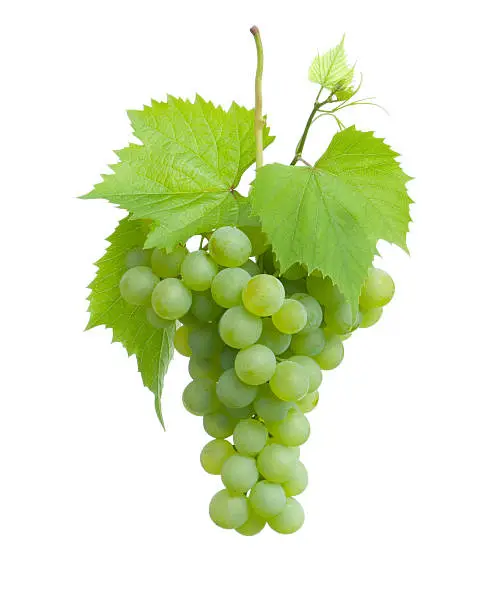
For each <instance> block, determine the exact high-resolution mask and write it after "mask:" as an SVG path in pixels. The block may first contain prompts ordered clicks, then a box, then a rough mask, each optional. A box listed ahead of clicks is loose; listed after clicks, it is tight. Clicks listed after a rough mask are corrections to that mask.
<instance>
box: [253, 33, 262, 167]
mask: <svg viewBox="0 0 478 612" xmlns="http://www.w3.org/2000/svg"><path fill="white" fill-rule="evenodd" d="M251 34H252V35H253V36H254V41H255V43H256V51H257V68H256V80H255V108H254V133H255V138H256V170H258V169H259V168H262V166H263V165H264V157H263V151H264V142H263V134H264V124H265V121H264V116H263V114H262V73H263V71H264V49H263V47H262V40H261V34H260V32H259V28H258V27H257V26H252V28H251Z"/></svg>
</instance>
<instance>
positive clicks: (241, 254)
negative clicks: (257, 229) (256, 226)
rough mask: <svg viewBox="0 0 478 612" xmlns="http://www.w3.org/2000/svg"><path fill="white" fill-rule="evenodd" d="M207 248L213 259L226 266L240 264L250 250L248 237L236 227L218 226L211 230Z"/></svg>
mask: <svg viewBox="0 0 478 612" xmlns="http://www.w3.org/2000/svg"><path fill="white" fill-rule="evenodd" d="M208 250H209V254H210V255H211V257H212V258H213V259H214V261H215V262H216V263H217V264H219V265H220V266H224V267H226V268H235V267H237V266H242V264H243V263H245V262H246V261H247V260H248V259H249V257H250V255H251V252H252V245H251V241H250V240H249V238H248V237H247V236H246V234H244V232H241V230H240V229H238V228H237V227H229V226H225V227H220V228H219V229H217V230H216V231H215V232H213V234H212V236H211V238H210V239H209V243H208Z"/></svg>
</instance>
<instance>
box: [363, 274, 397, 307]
mask: <svg viewBox="0 0 478 612" xmlns="http://www.w3.org/2000/svg"><path fill="white" fill-rule="evenodd" d="M394 293H395V283H394V282H393V279H392V277H391V276H390V275H389V274H387V272H384V271H383V270H380V269H379V268H371V269H370V270H369V273H368V277H367V280H366V281H365V283H364V285H363V287H362V293H361V294H360V307H361V308H363V310H370V309H371V308H379V307H380V306H385V305H386V304H388V303H389V302H390V300H391V299H392V298H393V295H394Z"/></svg>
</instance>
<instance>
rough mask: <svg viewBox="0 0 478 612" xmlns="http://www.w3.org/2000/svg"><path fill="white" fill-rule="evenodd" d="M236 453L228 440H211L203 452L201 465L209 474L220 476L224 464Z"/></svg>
mask: <svg viewBox="0 0 478 612" xmlns="http://www.w3.org/2000/svg"><path fill="white" fill-rule="evenodd" d="M235 453H236V451H235V450H234V447H233V446H232V444H231V443H230V442H228V441H227V440H211V441H210V442H208V443H207V444H206V446H205V447H204V448H203V449H202V451H201V455H200V461H201V465H202V467H203V469H204V470H205V471H206V472H207V473H208V474H214V475H215V476H219V474H220V473H221V470H222V466H223V465H224V462H225V461H226V460H227V459H229V457H232V455H235Z"/></svg>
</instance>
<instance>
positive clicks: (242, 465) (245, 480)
mask: <svg viewBox="0 0 478 612" xmlns="http://www.w3.org/2000/svg"><path fill="white" fill-rule="evenodd" d="M221 479H222V482H223V484H224V486H225V487H226V489H228V490H229V491H234V492H235V493H246V492H247V491H249V489H251V488H252V487H253V486H254V485H255V484H256V482H257V481H258V479H259V472H258V471H257V466H256V460H255V459H254V458H253V457H244V456H242V455H233V456H232V457H229V459H227V460H226V461H225V462H224V465H223V466H222V470H221Z"/></svg>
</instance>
